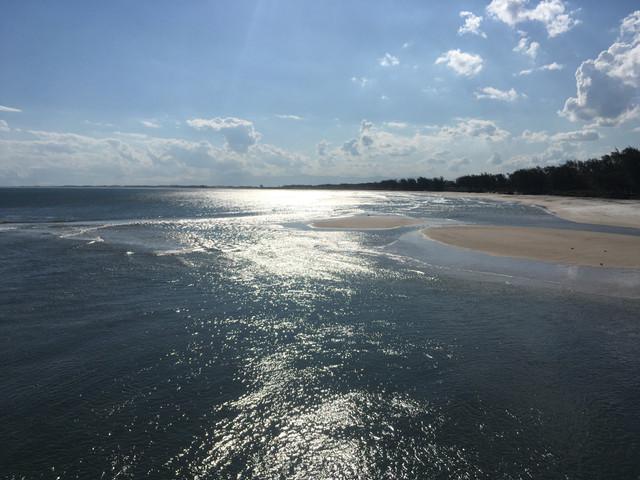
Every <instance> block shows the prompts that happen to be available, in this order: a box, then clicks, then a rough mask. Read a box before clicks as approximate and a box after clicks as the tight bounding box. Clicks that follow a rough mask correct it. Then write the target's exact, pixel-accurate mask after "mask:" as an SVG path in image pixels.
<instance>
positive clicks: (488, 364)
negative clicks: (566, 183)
mask: <svg viewBox="0 0 640 480" xmlns="http://www.w3.org/2000/svg"><path fill="white" fill-rule="evenodd" d="M362 213H383V214H390V213H397V214H407V215H412V216H416V217H420V218H423V219H424V221H425V225H440V224H452V223H456V222H463V223H491V224H515V225H535V226H546V227H558V228H591V227H585V226H584V225H577V224H573V223H570V222H565V221H563V220H561V219H558V218H556V217H553V216H550V215H547V214H545V213H544V212H543V211H541V210H539V209H535V208H531V207H526V206H522V205H511V204H505V203H497V202H488V201H479V200H477V199H457V198H456V199H451V198H443V197H438V196H426V195H422V194H412V193H385V192H315V191H275V190H267V191H263V190H189V189H174V190H172V189H0V220H2V221H4V222H7V223H4V224H1V225H0V258H1V260H2V261H1V262H0V292H2V295H1V296H0V342H1V343H0V365H1V367H0V438H2V439H3V441H2V443H3V448H2V449H0V469H1V470H0V475H1V476H2V478H56V477H60V478H87V479H93V478H211V479H217V478H300V479H303V478H304V479H306V478H345V479H350V478H460V479H473V478H487V479H496V478H505V479H506V478H569V479H573V478H576V479H578V478H594V479H595V478H599V479H601V478H637V477H638V476H639V475H640V460H638V459H639V458H640V441H639V440H638V439H639V438H640V377H639V376H638V372H639V371H640V342H639V339H640V323H639V322H638V318H640V300H638V299H637V298H633V297H634V296H636V297H637V294H638V292H639V291H640V288H639V287H638V285H640V284H639V283H638V279H639V275H640V272H636V271H627V272H624V273H622V272H619V271H613V272H611V271H606V272H608V273H604V274H603V273H602V272H605V271H604V270H599V271H597V272H596V271H593V269H591V270H589V269H576V268H575V267H571V268H569V267H562V266H553V265H549V264H543V263H541V262H530V261H510V260H508V259H496V258H495V257H489V256H486V255H482V254H474V253H470V252H463V251H460V250H458V249H452V248H449V247H444V246H441V245H438V244H435V243H434V242H428V241H426V240H424V239H423V238H422V237H421V235H420V233H419V228H404V229H397V230H392V231H368V232H358V231H330V230H329V231H321V230H315V229H311V228H309V227H308V226H307V225H308V223H309V222H310V221H311V220H313V219H318V218H325V217H328V216H334V215H336V216H337V215H349V214H362ZM593 228H594V229H598V230H603V231H623V229H607V228H606V227H593ZM626 232H627V233H634V234H638V232H633V231H630V230H626Z"/></svg>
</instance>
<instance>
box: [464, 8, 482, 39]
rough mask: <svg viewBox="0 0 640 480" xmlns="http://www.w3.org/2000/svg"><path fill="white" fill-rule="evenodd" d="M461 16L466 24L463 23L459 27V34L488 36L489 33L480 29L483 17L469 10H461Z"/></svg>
mask: <svg viewBox="0 0 640 480" xmlns="http://www.w3.org/2000/svg"><path fill="white" fill-rule="evenodd" d="M460 17H461V18H463V19H464V25H462V26H461V27H460V28H459V29H458V35H464V34H465V33H470V34H473V35H478V36H480V37H482V38H487V34H486V33H484V32H483V31H482V30H480V25H482V17H480V16H478V15H474V13H473V12H467V11H463V12H460Z"/></svg>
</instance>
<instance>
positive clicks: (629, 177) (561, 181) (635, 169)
mask: <svg viewBox="0 0 640 480" xmlns="http://www.w3.org/2000/svg"><path fill="white" fill-rule="evenodd" d="M284 188H327V189H345V190H351V189H353V190H356V189H367V190H411V191H432V192H441V191H459V192H496V193H523V194H534V195H537V194H549V195H569V196H591V197H610V198H634V197H635V198H640V150H638V149H636V148H632V147H628V148H625V149H624V150H622V151H618V150H616V151H615V152H612V153H610V154H608V155H604V156H602V157H601V158H599V159H592V160H586V161H576V160H571V161H568V162H566V163H564V164H562V165H558V166H549V167H544V168H543V167H535V168H526V169H521V170H516V171H515V172H513V173H511V174H507V175H505V174H502V173H498V174H493V173H481V174H479V175H464V176H462V177H458V178H457V179H455V180H445V179H444V178H442V177H439V178H425V177H418V178H402V179H400V180H382V181H380V182H368V183H343V184H337V185H317V186H313V187H309V186H308V185H287V186H286V187H284Z"/></svg>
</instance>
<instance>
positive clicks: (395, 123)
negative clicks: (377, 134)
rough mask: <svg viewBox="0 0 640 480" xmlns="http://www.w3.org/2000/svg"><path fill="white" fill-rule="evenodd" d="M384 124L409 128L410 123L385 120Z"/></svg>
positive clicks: (390, 126)
mask: <svg viewBox="0 0 640 480" xmlns="http://www.w3.org/2000/svg"><path fill="white" fill-rule="evenodd" d="M383 125H384V126H385V127H387V128H398V129H402V128H407V127H408V126H409V124H408V123H405V122H384V124H383Z"/></svg>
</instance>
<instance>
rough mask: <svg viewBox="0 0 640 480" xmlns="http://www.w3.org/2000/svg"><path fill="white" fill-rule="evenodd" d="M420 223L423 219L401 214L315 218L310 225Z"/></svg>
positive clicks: (385, 227) (381, 227)
mask: <svg viewBox="0 0 640 480" xmlns="http://www.w3.org/2000/svg"><path fill="white" fill-rule="evenodd" d="M421 223H424V220H420V219H419V218H411V217H405V216H403V215H354V216H349V217H337V218H328V219H325V220H317V221H315V222H313V223H311V226H312V227H314V228H326V229H352V230H388V229H392V228H401V227H410V226H412V225H420V224H421Z"/></svg>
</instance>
